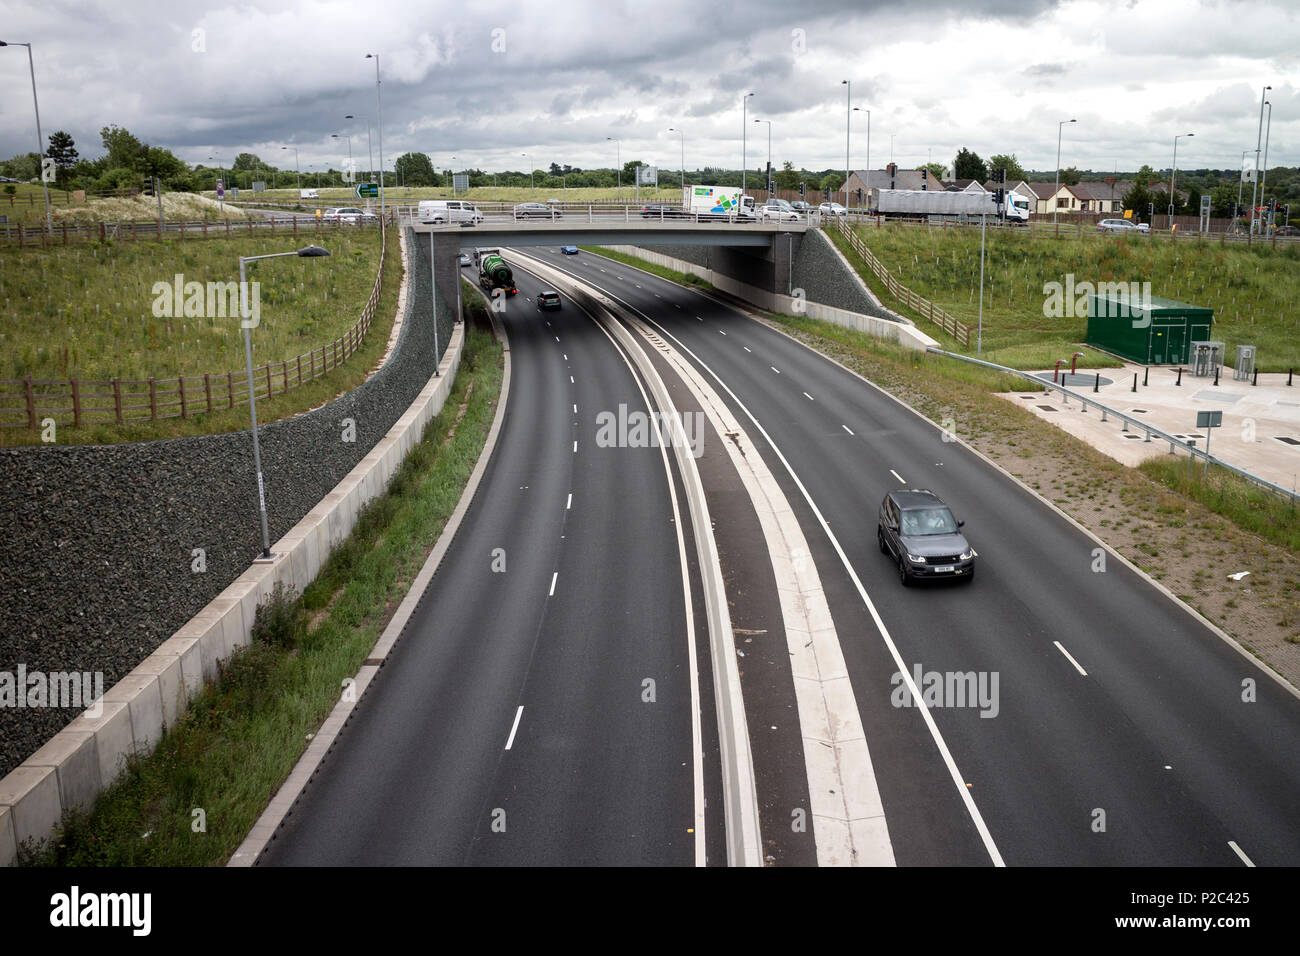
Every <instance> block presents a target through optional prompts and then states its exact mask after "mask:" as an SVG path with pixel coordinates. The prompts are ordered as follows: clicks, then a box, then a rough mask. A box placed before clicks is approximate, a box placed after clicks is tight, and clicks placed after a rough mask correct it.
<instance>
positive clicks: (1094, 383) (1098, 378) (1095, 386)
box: [1092, 372, 1101, 392]
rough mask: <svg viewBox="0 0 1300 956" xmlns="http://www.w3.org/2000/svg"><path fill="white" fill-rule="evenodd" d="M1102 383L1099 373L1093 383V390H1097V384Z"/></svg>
mask: <svg viewBox="0 0 1300 956" xmlns="http://www.w3.org/2000/svg"><path fill="white" fill-rule="evenodd" d="M1100 384H1101V373H1100V372H1098V373H1097V380H1096V381H1094V382H1093V383H1092V390H1093V391H1094V392H1095V391H1097V386H1098V385H1100Z"/></svg>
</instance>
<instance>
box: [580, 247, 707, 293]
mask: <svg viewBox="0 0 1300 956" xmlns="http://www.w3.org/2000/svg"><path fill="white" fill-rule="evenodd" d="M578 248H579V249H582V250H584V251H586V252H594V253H595V254H596V255H600V256H604V257H605V258H607V259H613V260H614V261H615V262H622V263H624V264H625V265H629V266H635V267H636V268H638V269H641V270H643V271H645V272H649V273H651V274H653V275H657V276H659V277H660V278H661V279H668V280H670V281H672V282H676V283H677V284H678V285H684V286H688V287H690V288H693V289H712V288H713V283H711V282H708V281H706V280H704V279H701V278H700V277H699V276H697V275H693V274H692V273H689V272H678V271H677V270H676V269H669V268H668V267H667V266H661V265H656V264H655V263H653V262H647V261H646V260H644V259H638V258H637V257H636V256H632V255H628V254H627V253H626V252H618V251H617V250H615V249H607V248H605V247H604V246H579V247H578Z"/></svg>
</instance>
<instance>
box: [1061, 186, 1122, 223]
mask: <svg viewBox="0 0 1300 956" xmlns="http://www.w3.org/2000/svg"><path fill="white" fill-rule="evenodd" d="M1132 188H1133V183H1132V182H1130V181H1127V180H1113V181H1111V182H1104V181H1103V182H1089V183H1078V184H1077V185H1075V186H1072V187H1071V191H1072V192H1073V193H1074V194H1075V195H1076V196H1077V197H1078V198H1079V202H1080V204H1081V207H1080V208H1081V210H1082V211H1083V212H1092V213H1099V214H1102V215H1109V214H1113V213H1123V212H1124V196H1125V195H1126V194H1127V193H1128V191H1129V190H1130V189H1132Z"/></svg>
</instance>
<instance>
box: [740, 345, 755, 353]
mask: <svg viewBox="0 0 1300 956" xmlns="http://www.w3.org/2000/svg"><path fill="white" fill-rule="evenodd" d="M741 348H742V349H744V350H745V351H746V352H752V351H754V350H753V349H751V348H750V347H749V346H748V345H742V346H741Z"/></svg>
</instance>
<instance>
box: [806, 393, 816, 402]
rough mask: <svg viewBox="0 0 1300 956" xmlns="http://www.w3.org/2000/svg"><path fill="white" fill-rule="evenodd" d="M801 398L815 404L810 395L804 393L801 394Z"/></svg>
mask: <svg viewBox="0 0 1300 956" xmlns="http://www.w3.org/2000/svg"><path fill="white" fill-rule="evenodd" d="M803 397H804V398H806V399H808V401H810V402H815V401H816V399H815V398H813V397H812V396H811V395H809V394H808V393H807V392H804V393H803Z"/></svg>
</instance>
